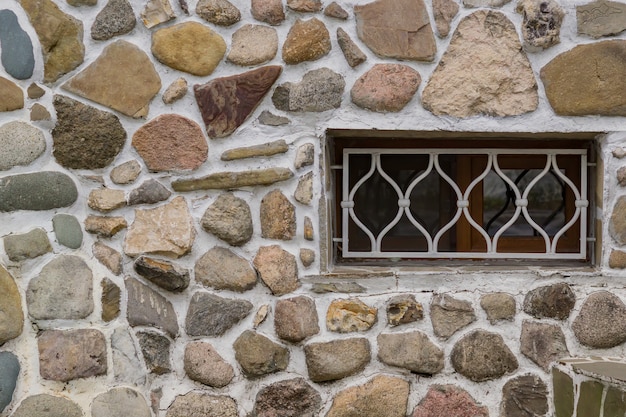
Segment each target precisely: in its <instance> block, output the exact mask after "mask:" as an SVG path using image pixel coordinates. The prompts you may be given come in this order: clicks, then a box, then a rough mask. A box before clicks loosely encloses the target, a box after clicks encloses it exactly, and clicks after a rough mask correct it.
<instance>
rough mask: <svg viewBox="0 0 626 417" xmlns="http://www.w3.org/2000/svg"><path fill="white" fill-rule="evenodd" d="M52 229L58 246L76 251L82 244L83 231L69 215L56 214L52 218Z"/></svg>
mask: <svg viewBox="0 0 626 417" xmlns="http://www.w3.org/2000/svg"><path fill="white" fill-rule="evenodd" d="M52 228H53V229H54V234H55V235H56V237H57V242H59V244H61V245H63V246H65V247H68V248H70V249H78V248H80V246H81V245H82V244H83V229H82V228H81V227H80V223H79V222H78V219H77V218H76V217H74V216H72V215H71V214H62V213H60V214H56V215H55V216H54V217H53V218H52Z"/></svg>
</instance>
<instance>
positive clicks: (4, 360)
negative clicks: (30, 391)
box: [0, 352, 20, 413]
mask: <svg viewBox="0 0 626 417" xmlns="http://www.w3.org/2000/svg"><path fill="white" fill-rule="evenodd" d="M0 370H1V372H0V413H2V411H3V410H4V409H5V408H6V406H7V405H9V404H10V403H11V400H12V399H13V392H14V391H15V385H16V384H17V377H18V376H19V373H20V362H19V361H18V360H17V356H15V355H14V354H13V353H11V352H0Z"/></svg>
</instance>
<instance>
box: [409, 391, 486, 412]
mask: <svg viewBox="0 0 626 417" xmlns="http://www.w3.org/2000/svg"><path fill="white" fill-rule="evenodd" d="M438 416H458V417H470V416H471V417H489V411H488V409H487V407H484V406H480V405H479V404H478V403H477V402H476V400H475V399H473V398H472V396H471V395H469V393H468V392H467V391H465V390H463V389H461V388H459V387H457V386H455V385H432V386H431V387H430V388H429V389H428V392H427V393H426V396H425V397H424V398H423V399H422V400H421V401H420V403H419V404H418V405H417V407H415V410H413V414H411V417H438Z"/></svg>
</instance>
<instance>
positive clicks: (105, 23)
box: [91, 0, 137, 41]
mask: <svg viewBox="0 0 626 417" xmlns="http://www.w3.org/2000/svg"><path fill="white" fill-rule="evenodd" d="M136 24H137V19H135V12H134V11H133V8H132V6H131V5H130V3H129V2H128V0H109V2H108V3H107V4H106V5H105V6H104V7H103V8H102V10H101V11H100V13H98V15H97V16H96V20H95V21H94V22H93V25H92V26H91V37H92V38H93V39H95V40H97V41H106V40H109V39H111V38H113V37H115V36H120V35H125V34H127V33H129V32H130V31H131V30H133V29H134V28H135V25H136Z"/></svg>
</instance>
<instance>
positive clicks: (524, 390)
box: [500, 375, 548, 417]
mask: <svg viewBox="0 0 626 417" xmlns="http://www.w3.org/2000/svg"><path fill="white" fill-rule="evenodd" d="M547 412H548V388H547V387H546V384H545V382H543V380H542V379H541V378H539V377H538V376H536V375H522V376H518V377H515V378H513V379H511V380H509V381H507V383H506V384H504V387H502V402H501V403H500V417H541V416H545V415H546V413H547Z"/></svg>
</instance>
